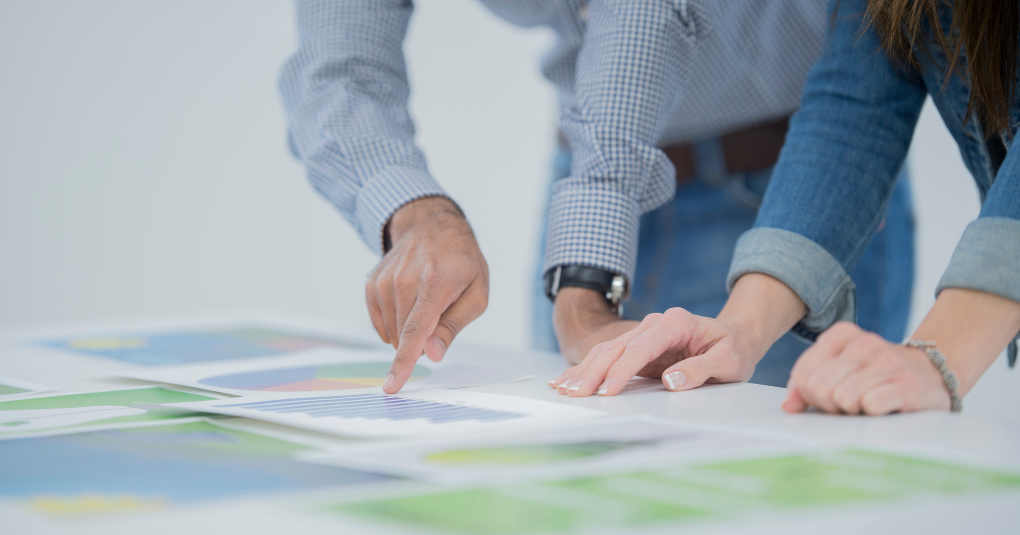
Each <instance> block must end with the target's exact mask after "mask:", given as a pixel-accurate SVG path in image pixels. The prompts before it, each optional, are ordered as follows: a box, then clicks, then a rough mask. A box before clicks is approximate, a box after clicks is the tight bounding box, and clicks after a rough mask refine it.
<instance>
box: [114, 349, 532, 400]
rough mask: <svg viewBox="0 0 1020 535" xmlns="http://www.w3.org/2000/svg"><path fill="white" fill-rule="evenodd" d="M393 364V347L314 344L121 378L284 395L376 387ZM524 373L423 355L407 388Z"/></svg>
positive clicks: (497, 380) (459, 385)
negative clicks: (296, 350)
mask: <svg viewBox="0 0 1020 535" xmlns="http://www.w3.org/2000/svg"><path fill="white" fill-rule="evenodd" d="M392 364H393V351H392V350H352V349H346V350H338V349H324V348H319V349H314V350H309V351H305V352H302V353H297V354H293V355H284V356H280V357H272V358H267V359H260V360H259V361H250V360H238V361H229V362H210V363H198V364H188V365H182V366H170V367H163V368H158V369H151V370H141V371H131V372H124V374H123V375H124V376H125V377H130V378H133V379H142V380H145V381H153V382H158V383H168V384H175V385H182V386H189V387H192V388H201V389H203V390H211V391H214V392H222V393H224V394H233V395H236V396H251V395H258V394H264V395H288V394H291V393H311V392H327V391H334V392H348V393H351V392H354V391H361V392H375V393H382V384H383V382H384V381H385V380H386V375H387V374H388V373H389V371H390V366H391V365H392ZM524 377H525V376H524V375H522V374H519V373H515V372H507V371H503V370H497V369H492V368H484V367H480V366H475V365H471V364H465V363H459V362H440V363H434V362H431V361H429V360H427V359H421V360H420V361H419V362H418V363H417V364H416V365H415V366H414V370H413V371H412V373H411V376H410V378H409V379H408V381H407V386H406V387H405V392H406V391H409V390H425V389H431V388H464V387H469V386H482V385H487V384H493V383H501V382H507V381H514V380H518V379H522V378H524Z"/></svg>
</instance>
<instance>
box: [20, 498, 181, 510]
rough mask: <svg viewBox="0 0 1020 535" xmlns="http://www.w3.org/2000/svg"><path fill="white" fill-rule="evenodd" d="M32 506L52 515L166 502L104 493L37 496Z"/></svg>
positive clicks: (154, 506)
mask: <svg viewBox="0 0 1020 535" xmlns="http://www.w3.org/2000/svg"><path fill="white" fill-rule="evenodd" d="M31 503H32V507H34V508H35V509H38V510H40V511H42V512H44V513H48V514H52V515H80V514H88V513H114V512H119V511H139V510H153V509H163V508H164V507H166V505H167V504H166V502H165V501H163V500H161V499H159V498H153V499H145V498H139V497H137V496H132V495H130V494H122V495H118V496H106V495H103V494H82V495H80V496H75V497H73V498H66V497H61V496H37V497H35V498H32V502H31Z"/></svg>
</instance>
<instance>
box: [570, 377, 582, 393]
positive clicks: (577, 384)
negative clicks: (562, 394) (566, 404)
mask: <svg viewBox="0 0 1020 535" xmlns="http://www.w3.org/2000/svg"><path fill="white" fill-rule="evenodd" d="M583 384H584V379H578V380H577V381H574V382H573V383H570V388H568V389H567V392H570V391H572V390H580V389H581V385H583Z"/></svg>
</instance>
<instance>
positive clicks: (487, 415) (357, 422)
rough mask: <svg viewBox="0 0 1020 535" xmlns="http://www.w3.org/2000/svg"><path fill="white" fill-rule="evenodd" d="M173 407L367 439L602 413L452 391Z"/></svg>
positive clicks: (500, 426) (292, 397) (250, 399)
mask: <svg viewBox="0 0 1020 535" xmlns="http://www.w3.org/2000/svg"><path fill="white" fill-rule="evenodd" d="M173 406H174V407H179V408H184V409H187V410H193V411H201V412H211V413H219V414H228V415H232V416H244V417H248V418H254V419H257V420H265V421H268V422H274V423H278V424H283V425H290V426H294V427H300V428H304V429H310V430H312V431H319V432H323V433H331V434H335V435H341V436H352V437H366V438H368V437H379V438H383V437H400V436H412V435H422V434H431V433H458V432H467V431H478V430H490V431H491V430H495V429H509V428H514V427H517V426H527V425H534V424H543V423H553V422H559V421H566V420H577V419H582V418H592V417H597V416H600V415H601V414H602V413H600V412H598V411H592V410H588V409H579V408H575V407H569V406H566V405H560V404H557V403H550V402H545V401H537V400H530V399H524V398H516V397H510V396H501V395H497V394H483V393H479V392H464V391H449V390H427V391H421V392H416V393H413V394H396V395H386V394H376V393H365V394H348V395H335V394H329V393H321V392H320V393H317V394H316V395H310V394H305V395H294V394H291V395H288V396H272V397H270V396H252V397H246V398H242V399H230V400H218V401H212V402H198V403H180V404H176V405H173Z"/></svg>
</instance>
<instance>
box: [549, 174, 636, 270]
mask: <svg viewBox="0 0 1020 535" xmlns="http://www.w3.org/2000/svg"><path fill="white" fill-rule="evenodd" d="M640 220H641V209H640V207H639V206H638V204H637V203H636V202H634V200H633V199H631V198H630V197H628V196H626V195H623V194H620V193H617V192H615V191H612V190H609V189H591V188H569V189H563V190H560V191H556V192H555V193H554V194H553V197H552V200H551V202H550V204H549V228H548V230H547V231H546V242H545V243H546V246H545V261H544V262H543V268H542V271H543V272H546V271H548V270H550V269H552V268H554V267H556V266H564V265H582V266H590V267H594V268H599V269H604V270H606V271H611V272H613V273H619V274H621V275H623V276H624V277H625V278H626V279H627V280H628V281H633V280H634V269H635V264H636V263H637V243H638V228H639V226H640ZM628 284H629V283H628Z"/></svg>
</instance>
